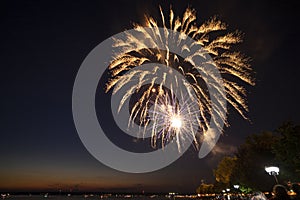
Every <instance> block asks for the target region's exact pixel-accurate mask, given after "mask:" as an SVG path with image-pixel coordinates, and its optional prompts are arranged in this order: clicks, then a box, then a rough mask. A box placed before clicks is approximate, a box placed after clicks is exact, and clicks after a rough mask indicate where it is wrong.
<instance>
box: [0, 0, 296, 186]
mask: <svg viewBox="0 0 300 200" xmlns="http://www.w3.org/2000/svg"><path fill="white" fill-rule="evenodd" d="M293 2H295V1H293ZM0 4H1V5H0V10H1V11H0V15H1V17H0V25H1V32H0V34H1V44H0V49H1V54H0V57H1V79H0V87H1V106H0V108H1V123H0V134H1V138H0V191H29V190H30V191H34V190H51V191H58V190H60V189H61V190H66V191H68V190H72V191H76V190H79V191H84V190H94V191H112V192H114V191H121V192H124V191H127V192H129V191H133V192H141V191H145V192H168V191H176V192H194V191H195V189H196V187H197V186H198V185H200V183H201V180H203V181H204V182H208V183H209V182H213V173H212V169H213V168H215V167H216V164H217V162H218V161H219V160H220V159H221V158H222V156H223V155H228V154H232V153H233V152H234V151H235V150H236V148H237V146H238V145H239V144H241V143H242V142H243V141H244V139H245V137H246V136H247V135H250V134H251V133H258V132H260V131H263V130H274V129H276V127H278V126H279V125H280V124H281V123H282V122H284V121H286V120H293V121H294V122H296V123H299V122H300V115H299V111H300V107H299V102H300V98H299V89H298V86H299V73H300V67H299V56H298V54H297V53H298V51H299V47H298V45H299V27H298V25H299V22H298V21H297V20H296V19H299V17H300V16H299V10H298V9H297V6H296V3H291V2H288V1H261V0H255V1H237V0H229V1H223V0H213V1H178V2H176V1H173V2H170V1H162V0H161V1H154V0H153V1H150V0H149V1H137V0H136V1H115V0H111V1H69V2H67V1H56V2H54V1H1V3H0ZM170 4H172V7H173V10H174V12H175V14H176V15H179V16H182V14H183V12H184V11H185V9H186V8H187V6H189V5H190V6H191V7H193V8H195V9H196V10H197V24H201V23H202V22H203V21H205V20H207V19H209V18H210V17H212V16H214V15H217V16H218V18H219V19H221V20H222V21H224V22H226V23H227V24H228V25H229V27H228V29H229V30H231V31H234V30H236V29H239V30H240V31H242V32H243V33H244V42H243V43H242V44H240V45H239V46H238V48H239V50H240V51H241V52H243V53H245V54H246V55H248V56H250V57H251V58H252V61H251V65H252V67H253V69H254V71H255V78H256V86H254V87H252V86H247V90H248V104H249V109H250V112H249V113H248V116H249V118H250V119H251V122H249V121H246V120H244V119H243V118H242V117H241V116H239V115H238V114H237V112H235V111H234V110H233V109H231V108H229V123H230V127H229V128H226V129H225V130H224V135H223V136H221V138H220V140H219V142H218V144H217V146H216V147H215V148H214V150H213V151H212V152H211V153H210V154H209V155H208V156H207V157H206V158H204V159H201V160H200V159H198V157H197V151H195V150H194V149H193V148H191V149H189V150H188V151H187V152H186V153H185V154H184V156H183V157H181V158H180V159H179V160H177V161H176V162H174V163H173V164H172V165H170V166H168V167H166V168H164V169H162V170H159V171H156V172H151V173H146V174H128V173H123V172H118V171H116V170H113V169H110V168H108V167H106V166H104V165H103V164H101V163H100V162H98V161H97V160H96V159H95V158H93V157H92V156H91V155H90V154H89V153H88V152H87V150H86V149H85V147H84V146H83V144H82V143H81V141H80V139H79V136H78V134H77V132H76V129H75V126H74V123H73V117H72V88H73V83H74V80H75V76H76V73H77V71H78V69H79V67H80V65H81V63H82V61H83V60H84V58H85V57H86V56H87V54H88V53H89V52H90V51H91V50H92V49H93V48H94V47H95V46H97V45H98V44H99V43H101V42H102V41H103V40H105V39H106V38H108V37H110V36H112V35H114V34H116V33H119V32H122V31H124V30H125V29H130V28H132V23H133V22H139V23H142V22H143V21H144V17H143V16H144V14H147V13H148V14H150V15H151V16H153V17H154V18H156V19H159V12H158V11H159V10H158V6H159V5H161V6H162V8H163V10H164V11H165V12H167V11H168V9H169V6H170ZM97 101H98V104H100V105H101V104H104V105H107V104H105V103H107V101H106V100H104V99H103V102H101V101H102V99H101V98H97ZM104 112H105V110H103V112H102V113H101V110H100V113H98V114H100V115H105V113H104ZM105 124H107V126H109V125H110V122H109V120H107V121H105ZM112 130H114V129H112ZM120 142H121V143H122V141H120ZM124 145H125V146H126V144H124ZM112 159H113V158H112Z"/></svg>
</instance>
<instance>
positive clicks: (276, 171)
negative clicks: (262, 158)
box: [265, 166, 279, 184]
mask: <svg viewBox="0 0 300 200" xmlns="http://www.w3.org/2000/svg"><path fill="white" fill-rule="evenodd" d="M265 170H266V172H267V173H268V174H270V175H271V176H274V178H275V181H276V183H277V184H278V179H277V177H276V176H277V175H278V174H279V168H278V167H275V166H269V167H265Z"/></svg>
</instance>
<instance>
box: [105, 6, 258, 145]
mask: <svg viewBox="0 0 300 200" xmlns="http://www.w3.org/2000/svg"><path fill="white" fill-rule="evenodd" d="M160 14H161V20H162V21H161V22H162V23H161V26H162V28H163V31H160V29H159V25H158V23H157V22H156V20H155V19H154V18H152V17H146V21H145V24H144V25H139V24H135V25H134V30H136V31H137V32H138V33H140V34H139V36H138V37H137V36H135V35H132V34H127V37H126V39H115V41H114V45H115V46H116V47H119V48H121V49H122V53H119V54H117V55H116V56H115V59H114V61H113V62H112V63H110V65H109V70H110V73H111V78H110V80H109V81H108V83H107V85H106V92H108V91H109V90H111V89H112V88H114V90H113V94H115V93H116V92H118V91H119V90H120V89H121V88H122V87H123V86H124V85H126V84H128V83H129V82H131V81H132V80H133V79H138V80H137V84H136V85H134V86H132V87H130V89H128V90H127V91H126V92H125V95H124V96H123V98H122V99H121V101H120V104H119V110H120V109H121V108H122V106H123V105H124V102H125V101H127V100H128V99H129V98H130V97H131V95H132V94H133V93H139V94H140V95H139V99H137V101H136V102H135V103H134V105H133V106H132V109H131V113H130V119H129V123H128V126H130V124H131V123H139V125H140V126H141V127H143V128H142V130H143V133H145V131H149V130H150V131H151V138H152V142H151V143H152V145H153V146H154V147H155V146H156V144H157V141H158V140H159V139H160V140H161V141H162V142H161V144H162V146H164V145H165V144H166V143H167V142H170V141H172V140H173V139H176V142H177V144H178V148H179V150H180V141H181V140H185V139H187V138H190V139H192V140H193V141H194V144H196V146H197V145H198V143H199V141H198V139H197V137H196V134H197V133H203V134H204V133H205V131H206V130H207V129H208V127H209V123H210V118H211V113H212V112H215V113H217V114H219V117H220V118H221V119H222V125H223V124H225V125H228V122H227V120H226V118H227V116H226V115H223V114H222V111H224V110H225V111H226V104H224V103H223V102H222V101H221V98H225V99H226V101H227V102H228V103H229V104H230V105H231V106H233V108H234V109H235V110H237V111H238V113H239V114H240V115H241V116H243V117H244V118H247V117H246V115H245V113H246V112H247V111H248V107H247V104H246V101H245V96H246V90H245V88H244V87H243V86H242V85H241V84H240V83H241V82H245V83H248V84H250V85H254V80H253V78H252V76H251V74H252V69H251V66H250V65H249V58H248V57H246V56H244V55H243V54H241V53H240V52H237V51H232V46H233V45H235V44H238V43H240V42H242V38H241V33H240V32H238V31H235V32H232V33H225V32H226V31H225V30H226V28H227V25H226V24H225V23H223V22H221V21H220V20H218V19H217V18H216V17H213V18H211V19H210V20H208V21H206V22H205V23H203V24H202V25H200V26H196V24H195V21H196V11H195V10H194V9H192V8H187V9H186V11H185V13H184V15H183V17H182V19H180V18H179V17H177V18H175V16H174V12H173V10H172V9H170V12H169V16H168V17H165V16H164V13H163V11H162V9H161V8H160ZM167 19H168V21H167ZM147 28H151V29H150V30H151V31H149V29H147ZM168 30H172V31H173V32H179V33H180V35H179V37H177V38H175V37H174V36H173V35H172V34H171V33H172V32H170V31H168ZM216 35H217V36H216ZM187 36H188V37H190V38H192V39H193V41H194V43H193V44H186V43H185V38H186V37H187ZM172 37H173V38H172ZM172 39H173V40H172ZM146 43H149V44H151V46H152V47H154V48H148V46H147V45H146ZM170 43H172V44H170ZM174 44H175V45H176V48H177V49H179V50H180V52H188V53H189V55H188V56H187V57H186V58H182V57H180V56H179V55H177V54H175V53H173V52H170V50H169V49H170V45H174ZM199 45H200V46H201V49H200V48H196V50H195V48H194V47H195V46H199ZM162 46H163V47H164V48H163V49H162V48H161V47H162ZM206 55H209V56H210V58H211V59H212V60H205V59H204V60H205V61H202V63H201V62H200V63H199V62H196V61H195V60H197V59H196V58H197V57H201V58H205V56H206ZM203 62H206V63H205V64H210V65H213V66H214V67H216V68H217V69H218V70H219V72H220V74H221V76H222V81H223V82H222V85H223V86H224V88H225V93H226V94H224V95H222V96H220V94H222V93H218V94H210V93H209V92H208V91H207V88H208V86H209V87H211V88H214V89H215V90H217V91H218V90H219V88H218V85H217V84H214V82H218V83H219V82H220V81H219V80H218V77H217V76H216V75H214V74H213V73H211V71H209V70H207V68H205V67H203V64H204V63H203ZM208 62H209V63H208ZM145 63H160V64H164V65H165V66H167V67H170V68H172V69H176V70H177V71H179V72H180V73H181V74H182V75H183V76H184V77H185V78H186V80H183V83H184V85H185V87H186V90H187V91H188V94H189V95H188V96H185V97H184V98H183V97H182V99H183V102H184V105H178V99H177V100H176V98H178V97H174V90H175V89H176V88H177V86H178V82H177V81H178V80H177V78H176V77H175V78H174V77H171V76H172V74H167V73H165V74H163V76H162V77H160V78H161V79H160V80H161V81H160V82H159V83H157V77H155V74H156V72H157V71H158V70H159V69H160V67H159V66H155V67H153V69H152V71H149V70H142V68H141V69H139V70H132V69H134V68H136V67H138V66H142V65H143V64H145ZM199 72H200V73H199ZM137 77H138V78H137ZM168 79H172V80H173V83H172V84H171V87H169V88H165V87H164V84H165V82H166V80H168ZM211 80H213V81H211ZM236 80H239V81H236ZM146 81H148V82H149V81H150V84H147V85H144V83H145V82H146ZM192 94H195V95H196V99H195V97H194V96H193V95H192ZM211 98H214V99H216V100H217V106H215V107H214V110H212V105H211ZM214 123H215V124H216V125H217V126H219V128H221V129H222V125H221V123H219V122H218V121H215V122H214ZM195 127H196V128H195Z"/></svg>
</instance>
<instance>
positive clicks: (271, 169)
mask: <svg viewBox="0 0 300 200" xmlns="http://www.w3.org/2000/svg"><path fill="white" fill-rule="evenodd" d="M265 170H266V172H267V173H268V174H270V175H278V174H279V168H278V167H275V166H269V167H265Z"/></svg>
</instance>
